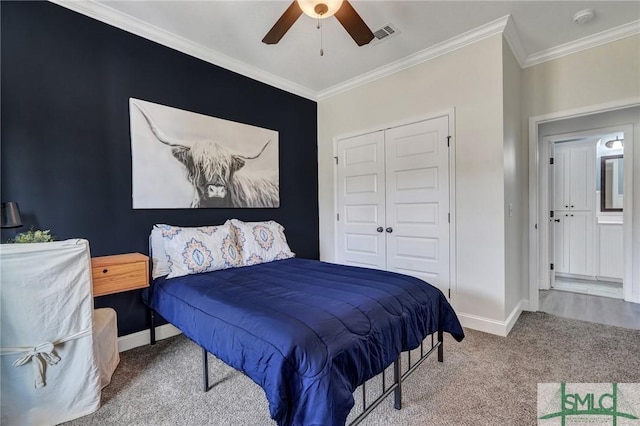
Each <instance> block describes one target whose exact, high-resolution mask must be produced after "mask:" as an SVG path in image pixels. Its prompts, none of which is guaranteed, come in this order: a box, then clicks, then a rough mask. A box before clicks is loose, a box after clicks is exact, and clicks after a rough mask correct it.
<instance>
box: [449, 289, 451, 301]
mask: <svg viewBox="0 0 640 426" xmlns="http://www.w3.org/2000/svg"><path fill="white" fill-rule="evenodd" d="M449 299H451V289H449Z"/></svg>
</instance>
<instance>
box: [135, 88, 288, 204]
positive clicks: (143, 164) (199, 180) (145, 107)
mask: <svg viewBox="0 0 640 426" xmlns="http://www.w3.org/2000/svg"><path fill="white" fill-rule="evenodd" d="M129 115H130V120H131V158H132V182H133V197H132V198H133V208H134V209H174V208H214V207H219V208H220V207H224V208H234V207H236V208H243V207H251V208H256V207H266V208H275V207H279V206H280V192H279V169H278V132H277V131H275V130H269V129H263V128H260V127H256V126H250V125H247V124H242V123H236V122H233V121H229V120H223V119H220V118H215V117H209V116H206V115H202V114H197V113H193V112H189V111H184V110H180V109H176V108H172V107H168V106H164V105H159V104H155V103H151V102H147V101H142V100H139V99H134V98H131V99H129Z"/></svg>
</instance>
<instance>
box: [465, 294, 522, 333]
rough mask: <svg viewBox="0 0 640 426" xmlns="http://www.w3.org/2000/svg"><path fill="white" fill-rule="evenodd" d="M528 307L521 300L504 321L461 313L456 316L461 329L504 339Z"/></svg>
mask: <svg viewBox="0 0 640 426" xmlns="http://www.w3.org/2000/svg"><path fill="white" fill-rule="evenodd" d="M528 307H529V302H528V301H527V300H524V299H523V300H521V301H520V302H518V304H517V305H516V307H515V308H513V310H512V311H511V313H510V314H509V316H508V317H507V319H506V320H504V321H499V320H494V319H491V318H485V317H480V316H478V315H472V314H465V313H463V312H458V313H457V315H458V319H459V320H460V323H461V324H462V326H463V327H467V328H471V329H473V330H478V331H482V332H485V333H489V334H496V335H498V336H502V337H506V336H507V335H508V334H509V332H510V331H511V329H512V328H513V326H514V325H515V323H516V321H517V320H518V318H519V317H520V314H521V313H522V311H523V310H525V309H527V308H528Z"/></svg>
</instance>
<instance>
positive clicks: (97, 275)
mask: <svg viewBox="0 0 640 426" xmlns="http://www.w3.org/2000/svg"><path fill="white" fill-rule="evenodd" d="M91 272H92V276H93V295H94V296H103V295H105V294H113V293H120V292H122V291H128V290H134V289H137V288H143V287H147V286H148V285H149V258H148V257H147V256H145V255H142V254H140V253H130V254H118V255H113V256H101V257H94V258H92V259H91Z"/></svg>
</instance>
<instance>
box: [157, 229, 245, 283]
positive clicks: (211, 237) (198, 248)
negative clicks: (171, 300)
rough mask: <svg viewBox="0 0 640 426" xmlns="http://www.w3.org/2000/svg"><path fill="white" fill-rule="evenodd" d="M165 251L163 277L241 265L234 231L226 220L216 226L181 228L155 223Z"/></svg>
mask: <svg viewBox="0 0 640 426" xmlns="http://www.w3.org/2000/svg"><path fill="white" fill-rule="evenodd" d="M158 228H160V231H161V235H162V240H163V241H164V250H165V252H166V254H167V258H168V265H169V275H168V276H167V278H174V277H181V276H183V275H189V274H199V273H202V272H210V271H217V270H219V269H227V268H234V267H237V266H242V264H243V263H242V257H241V255H240V253H239V251H238V247H237V246H236V239H235V234H234V230H233V228H232V227H231V225H230V224H229V222H227V223H225V224H224V225H220V226H201V227H199V228H182V227H178V226H170V225H158Z"/></svg>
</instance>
